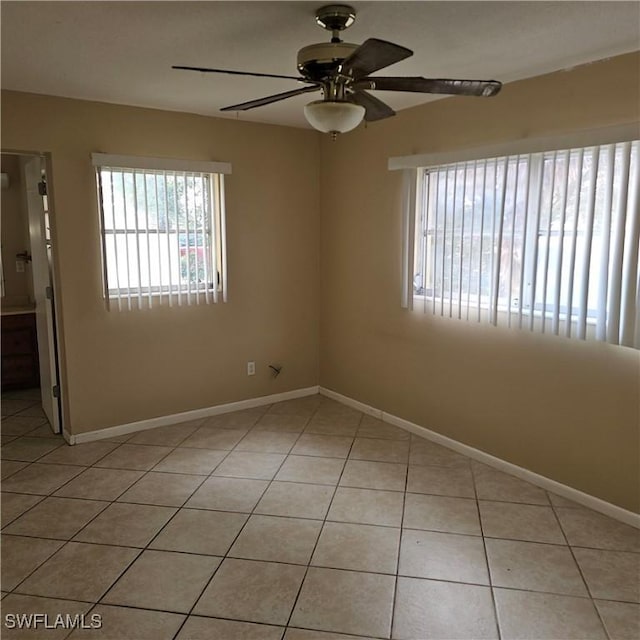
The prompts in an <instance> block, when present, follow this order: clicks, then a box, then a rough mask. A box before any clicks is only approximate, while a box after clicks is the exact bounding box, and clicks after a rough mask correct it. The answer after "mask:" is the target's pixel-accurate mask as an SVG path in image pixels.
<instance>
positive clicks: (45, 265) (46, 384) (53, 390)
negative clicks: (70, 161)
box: [24, 156, 60, 433]
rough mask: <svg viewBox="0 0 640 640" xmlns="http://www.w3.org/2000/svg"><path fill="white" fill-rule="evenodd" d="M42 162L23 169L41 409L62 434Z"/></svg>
mask: <svg viewBox="0 0 640 640" xmlns="http://www.w3.org/2000/svg"><path fill="white" fill-rule="evenodd" d="M42 165H43V159H42V158H40V157H38V156H36V157H33V158H31V159H30V160H28V161H27V162H26V164H25V167H24V171H25V182H26V185H27V208H28V213H29V238H30V240H31V259H32V263H31V267H32V269H31V270H32V273H33V295H34V298H35V303H36V329H37V333H38V357H39V359H40V393H41V396H42V409H43V410H44V413H45V415H46V416H47V419H48V420H49V424H50V425H51V429H52V430H53V432H54V433H60V400H59V397H58V396H59V393H58V389H59V387H58V366H57V353H56V342H55V327H54V315H53V314H54V311H53V283H52V278H51V266H50V246H49V241H48V239H47V232H46V228H45V212H44V201H43V198H42V195H41V194H40V190H39V187H38V184H39V183H40V182H42Z"/></svg>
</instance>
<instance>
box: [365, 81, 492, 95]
mask: <svg viewBox="0 0 640 640" xmlns="http://www.w3.org/2000/svg"><path fill="white" fill-rule="evenodd" d="M353 88H354V89H356V90H358V89H367V90H369V91H372V90H378V91H414V92H416V93H446V94H449V95H457V96H484V97H489V96H495V95H496V93H498V92H499V91H500V89H501V88H502V83H501V82H498V81H497V80H440V79H427V78H419V77H418V78H393V77H390V78H362V79H361V80H358V81H357V82H355V83H354V84H353Z"/></svg>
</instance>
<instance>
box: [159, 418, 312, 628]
mask: <svg viewBox="0 0 640 640" xmlns="http://www.w3.org/2000/svg"><path fill="white" fill-rule="evenodd" d="M266 413H268V410H267V411H265V413H264V414H263V416H264V415H266ZM309 420H310V418H307V422H308V421H309ZM259 421H260V418H258V420H256V422H255V423H254V424H253V425H252V427H251V429H249V431H248V432H247V434H245V436H244V437H243V438H242V439H241V440H240V441H239V442H238V443H237V444H236V445H235V446H237V445H238V444H240V442H242V440H243V439H244V438H245V437H246V436H247V435H249V433H251V431H252V430H253V428H254V427H255V426H256V424H257V423H258V422H259ZM307 422H306V423H307ZM306 423H305V424H306ZM302 433H303V431H301V432H300V433H299V434H298V437H297V438H296V439H295V442H297V441H298V440H299V439H300V437H301V436H302ZM295 442H294V444H293V445H292V446H291V449H293V447H294V446H295ZM234 448H235V447H234ZM232 451H233V449H232ZM288 455H289V454H286V455H285V457H284V458H283V460H282V462H281V463H280V465H279V466H278V469H277V470H276V472H275V473H274V474H273V477H272V479H271V480H270V481H269V482H268V483H267V485H266V486H265V488H264V490H263V491H262V493H261V494H260V497H259V498H258V499H257V500H256V502H255V504H254V505H253V508H252V509H251V511H250V512H249V514H248V515H247V519H246V520H245V522H244V524H243V525H242V527H240V529H239V531H238V533H237V534H236V536H235V537H234V539H233V541H232V542H231V544H230V545H229V547H228V549H227V551H226V552H225V554H224V555H223V556H222V557H221V560H220V563H219V564H218V566H217V567H216V568H215V570H214V571H213V573H212V574H211V576H210V577H209V579H208V580H207V581H206V582H205V584H204V587H203V588H202V590H201V591H200V594H199V595H198V597H197V598H196V599H195V601H194V603H193V605H191V608H190V609H189V612H188V613H187V615H186V617H185V619H184V620H183V622H182V624H181V625H180V627H179V628H178V630H177V631H176V633H175V634H174V636H173V638H174V640H176V639H177V638H178V636H179V635H180V633H181V631H182V629H183V628H184V626H185V624H186V623H187V620H189V618H190V616H191V615H193V611H194V609H195V608H196V606H197V605H198V603H199V602H200V600H201V599H202V596H203V595H204V593H205V591H206V590H207V589H208V588H209V586H210V585H211V583H212V582H213V580H214V578H215V576H216V575H217V573H218V571H219V570H220V567H221V566H222V564H223V563H224V561H225V560H226V559H227V558H229V551H231V549H232V547H233V545H234V544H235V543H236V540H237V539H238V538H239V537H240V535H241V534H242V532H243V531H244V529H245V527H246V526H247V523H248V522H249V520H250V519H251V517H252V516H253V515H254V513H255V510H256V508H257V506H258V504H259V503H260V501H261V500H262V498H263V497H264V495H265V493H266V492H267V491H268V489H269V487H270V486H271V484H272V483H273V481H274V480H273V478H275V476H276V475H277V474H278V472H279V471H280V469H281V468H282V465H283V464H284V463H285V461H286V459H287V456H288ZM225 460H226V457H225ZM220 464H222V461H221V462H220ZM218 466H219V465H216V468H217V467H218ZM214 471H215V468H214V469H213V470H212V471H211V473H210V474H209V476H208V478H207V479H209V478H212V477H214V476H213V473H214ZM215 477H219V476H215ZM200 486H202V485H200ZM163 529H164V527H163ZM159 533H160V532H158V535H159ZM232 559H233V558H232ZM285 632H286V627H285V629H284V630H283V632H282V637H284V634H285Z"/></svg>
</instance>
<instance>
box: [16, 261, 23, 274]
mask: <svg viewBox="0 0 640 640" xmlns="http://www.w3.org/2000/svg"><path fill="white" fill-rule="evenodd" d="M16 272H17V273H24V260H16Z"/></svg>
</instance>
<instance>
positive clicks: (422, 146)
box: [320, 54, 640, 510]
mask: <svg viewBox="0 0 640 640" xmlns="http://www.w3.org/2000/svg"><path fill="white" fill-rule="evenodd" d="M639 59H640V58H639V56H638V55H636V54H633V55H626V56H621V57H619V58H615V59H611V60H608V61H605V62H601V63H596V64H592V65H588V66H584V67H580V68H577V69H574V70H572V71H568V72H561V73H555V74H552V75H548V76H543V77H539V78H537V79H533V80H528V81H523V82H518V83H513V84H511V85H508V86H506V87H505V88H504V90H503V92H502V94H501V95H499V96H498V97H496V98H492V99H487V100H481V99H473V98H466V99H465V98H452V99H446V100H441V101H437V102H434V103H431V104H429V105H425V106H422V107H417V108H414V109H410V110H407V111H404V112H402V113H400V114H399V115H398V116H396V117H395V118H392V119H390V120H386V121H384V122H379V123H376V124H374V125H371V126H370V127H369V128H367V129H362V128H361V129H359V130H357V131H355V132H353V133H351V134H347V135H344V136H342V137H340V138H339V139H338V141H337V142H336V143H332V142H331V141H330V140H328V139H327V138H324V139H323V143H322V179H321V184H322V225H321V256H322V270H321V283H322V285H321V332H320V333H321V340H320V353H321V360H320V361H321V367H320V383H321V384H322V385H323V386H325V387H328V388H330V389H333V390H335V391H338V392H339V393H343V394H345V395H347V396H350V397H352V398H355V399H357V400H360V401H362V402H365V403H367V404H370V405H372V406H374V407H378V408H380V409H383V410H384V411H387V412H389V413H392V414H395V415H397V416H400V417H402V418H405V419H407V420H410V421H413V422H415V423H417V424H420V425H423V426H425V427H428V428H430V429H433V430H434V431H437V432H439V433H442V434H444V435H447V436H450V437H452V438H455V439H456V440H459V441H461V442H464V443H466V444H469V445H471V446H474V447H477V448H478V449H481V450H483V451H487V452H489V453H491V454H493V455H496V456H498V457H500V458H503V459H505V460H508V461H510V462H513V463H515V464H517V465H521V466H523V467H526V468H528V469H531V470H533V471H535V472H537V473H540V474H542V475H545V476H547V477H549V478H553V479H555V480H557V481H559V482H562V483H565V484H567V485H569V486H572V487H575V488H577V489H580V490H582V491H585V492H587V493H589V494H592V495H595V496H598V497H600V498H602V499H604V500H608V501H610V502H612V503H614V504H618V505H620V506H622V507H625V508H628V509H633V510H638V507H639V504H640V471H639V469H640V467H639V457H640V442H639V430H640V425H639V393H640V375H639V364H640V358H639V355H638V352H637V351H634V350H631V349H627V348H624V347H616V346H611V345H604V344H594V343H584V342H577V341H570V340H567V339H564V338H558V337H554V336H540V335H533V334H529V333H527V332H519V331H517V330H508V329H496V328H494V327H491V326H489V327H486V326H480V325H477V324H467V323H465V322H461V321H457V320H448V319H446V320H445V319H441V318H436V317H430V316H425V315H422V314H419V313H415V312H414V313H412V312H408V311H405V310H403V309H401V308H400V281H401V271H400V270H401V255H400V250H401V211H400V203H401V191H400V189H401V176H400V172H390V171H388V170H387V160H388V158H389V157H393V156H403V155H410V154H414V153H430V152H435V151H441V150H452V149H457V148H460V149H461V148H468V147H477V146H482V145H487V144H494V143H498V142H505V141H510V140H517V139H521V138H527V137H541V136H547V135H551V134H554V133H567V132H573V131H578V130H583V129H593V128H599V127H604V126H609V125H614V124H621V123H629V122H634V121H637V120H639V119H640V118H639V116H640V100H639V89H638V83H639V79H640V68H639Z"/></svg>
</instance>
